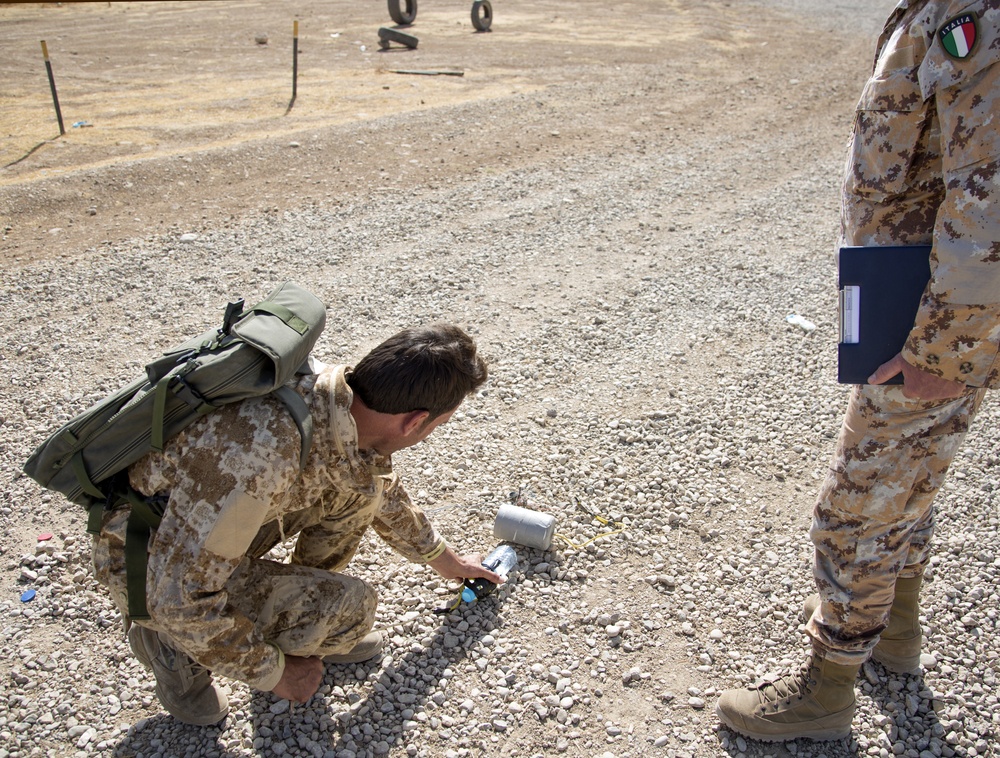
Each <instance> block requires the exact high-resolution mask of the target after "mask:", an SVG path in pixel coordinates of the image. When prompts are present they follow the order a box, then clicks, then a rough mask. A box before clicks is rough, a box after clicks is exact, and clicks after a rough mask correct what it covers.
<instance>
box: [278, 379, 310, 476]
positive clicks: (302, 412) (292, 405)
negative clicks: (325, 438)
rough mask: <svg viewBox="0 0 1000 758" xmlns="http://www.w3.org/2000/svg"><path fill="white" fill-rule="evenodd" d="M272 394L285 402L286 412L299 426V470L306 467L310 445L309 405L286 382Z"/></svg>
mask: <svg viewBox="0 0 1000 758" xmlns="http://www.w3.org/2000/svg"><path fill="white" fill-rule="evenodd" d="M274 394H275V395H276V396H277V398H278V399H279V400H280V401H281V402H282V403H284V404H285V408H287V409H288V413H289V414H290V415H291V417H292V419H293V420H294V421H295V425H296V426H297V427H298V428H299V436H300V437H301V438H302V447H301V451H300V452H299V471H301V470H302V469H304V468H305V467H306V461H307V460H308V459H309V449H310V448H311V447H312V433H313V422H312V414H311V413H310V412H309V406H307V405H306V401H305V400H303V399H302V396H301V395H300V394H299V393H298V392H296V391H295V390H293V389H292V388H291V387H289V386H288V385H287V384H283V385H282V386H280V387H278V389H276V390H275V391H274Z"/></svg>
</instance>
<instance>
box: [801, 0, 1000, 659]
mask: <svg viewBox="0 0 1000 758" xmlns="http://www.w3.org/2000/svg"><path fill="white" fill-rule="evenodd" d="M966 14H969V15H971V17H972V18H973V19H974V22H975V24H976V31H977V41H976V44H975V45H973V47H972V48H971V49H970V52H969V55H967V56H966V57H963V58H961V59H959V58H955V57H953V56H951V55H949V54H948V53H947V51H946V50H945V49H944V47H943V45H942V39H941V35H940V34H939V30H941V29H942V28H943V27H945V26H946V25H947V24H948V23H949V22H950V21H952V20H954V19H956V18H959V17H961V16H965V15H966ZM998 168H1000V0H987V1H985V2H927V1H926V0H924V1H922V2H921V1H919V0H918V1H916V2H907V0H903V2H900V3H899V4H898V6H897V7H896V9H895V11H894V12H893V14H892V15H891V16H890V17H889V20H888V22H887V24H886V27H885V31H884V32H883V34H882V36H881V38H880V39H879V43H878V50H877V54H876V60H875V66H874V72H873V74H872V77H871V79H870V80H869V81H868V84H867V85H866V87H865V89H864V92H863V94H862V96H861V100H860V102H859V104H858V111H857V115H856V118H855V126H854V134H853V137H852V140H851V144H850V149H849V153H848V165H847V171H846V177H845V182H844V192H843V215H842V224H843V239H844V243H845V244H848V245H900V244H902V245H918V244H930V245H932V252H931V281H930V283H929V284H928V287H927V290H926V292H925V294H924V296H923V300H922V303H921V306H920V310H919V313H918V315H917V318H916V321H915V323H914V327H913V330H912V331H911V333H910V337H909V340H908V341H907V343H906V346H905V347H904V348H903V350H902V353H903V357H904V358H905V359H906V360H907V361H908V362H910V363H912V364H913V365H915V366H918V367H919V368H922V369H924V370H926V371H929V372H931V373H933V374H936V375H938V376H941V377H944V378H946V379H951V380H954V381H959V382H962V383H964V384H966V385H967V386H968V387H969V389H968V390H967V392H966V393H965V394H964V395H963V396H962V397H960V398H958V399H955V400H950V401H943V402H941V401H938V402H923V401H916V400H909V399H907V398H906V397H904V396H903V393H902V389H901V388H900V387H899V386H883V387H876V386H872V385H865V386H859V387H855V388H853V390H852V394H851V398H850V404H849V407H848V411H847V415H846V417H845V419H844V423H843V427H842V429H841V433H840V438H839V441H838V444H837V450H836V452H835V454H834V460H833V464H832V467H831V470H830V472H829V474H828V475H827V478H826V481H825V482H824V484H823V487H822V488H821V491H820V494H819V498H818V501H817V504H816V508H815V512H814V517H813V524H812V528H811V530H810V536H811V537H812V540H813V543H814V545H815V547H816V561H815V567H814V573H815V577H816V582H817V585H818V587H819V591H820V598H821V603H820V606H819V608H818V609H817V611H816V612H815V613H814V614H813V617H812V618H811V619H810V620H809V622H808V624H807V626H806V631H807V633H808V634H809V636H810V637H811V638H812V640H813V644H814V646H815V647H816V648H817V650H818V652H819V653H820V654H821V655H823V656H824V657H827V658H829V659H831V660H832V661H834V662H835V663H840V664H844V665H852V664H859V663H861V662H863V661H864V660H865V659H866V658H867V657H868V654H869V652H870V651H871V649H872V648H873V647H874V646H875V645H876V644H877V642H878V635H879V633H880V632H881V631H882V630H883V629H884V628H885V625H886V624H887V622H888V614H889V609H890V606H891V605H892V598H893V595H894V587H895V580H896V577H897V576H905V577H911V576H916V575H917V574H919V573H920V572H922V571H923V568H924V566H925V565H926V563H927V561H928V558H929V549H930V539H931V534H932V532H933V528H934V511H933V500H934V496H935V494H936V493H937V491H938V489H939V488H940V486H941V484H942V482H943V480H944V477H945V474H946V473H947V470H948V466H949V465H950V463H951V461H952V459H953V458H954V456H955V454H956V453H957V451H958V449H959V447H960V445H961V443H962V440H963V439H964V437H965V434H966V432H967V430H968V428H969V425H970V423H971V422H972V419H973V418H974V417H975V414H976V411H977V410H978V408H979V405H980V403H981V401H982V397H983V394H984V392H985V389H983V388H994V387H996V386H998V384H1000V364H998V360H997V351H998V343H1000V305H998V302H997V301H998V300H1000V175H998Z"/></svg>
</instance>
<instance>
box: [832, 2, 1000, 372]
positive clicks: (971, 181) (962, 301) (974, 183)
mask: <svg viewBox="0 0 1000 758" xmlns="http://www.w3.org/2000/svg"><path fill="white" fill-rule="evenodd" d="M966 15H969V16H971V17H972V18H973V19H974V22H975V25H976V30H977V31H976V37H977V38H976V44H975V45H974V46H973V47H972V49H971V52H970V53H969V55H968V56H967V57H964V58H961V59H956V58H954V57H952V56H951V55H949V53H948V52H947V51H946V49H945V47H944V45H943V44H942V40H941V35H940V34H939V31H940V30H941V29H942V27H944V26H945V25H946V24H947V23H948V22H949V21H952V20H954V19H956V18H960V17H963V16H966ZM998 63H1000V0H984V1H982V2H927V1H926V0H925V1H924V2H906V1H905V0H904V2H901V3H899V5H898V6H897V8H896V10H895V11H894V13H893V14H892V16H890V18H889V21H888V23H887V24H886V27H885V31H884V32H883V34H882V36H881V38H880V39H879V43H878V49H877V54H876V61H875V66H874V72H873V74H872V77H871V78H870V79H869V80H868V83H867V85H866V86H865V89H864V91H863V93H862V95H861V100H860V102H859V103H858V110H857V114H856V116H855V124H854V134H853V137H852V139H851V143H850V149H849V151H848V165H847V171H846V180H845V182H844V187H843V205H842V207H843V216H842V225H843V238H844V242H845V244H848V245H932V252H931V281H930V283H929V284H928V287H927V290H926V292H925V293H924V297H923V301H922V303H921V307H920V311H919V313H918V315H917V318H916V322H915V323H914V326H913V330H912V331H911V332H910V337H909V340H908V341H907V343H906V346H905V348H904V349H903V357H904V358H905V359H906V360H907V361H908V362H909V363H911V364H913V365H915V366H917V367H919V368H922V369H924V370H925V371H929V372H930V373H932V374H936V375H937V376H941V377H944V378H945V379H950V380H953V381H958V382H962V383H964V384H967V385H969V386H971V387H990V388H995V387H997V386H998V385H1000V361H998V360H997V352H998V346H1000V65H998Z"/></svg>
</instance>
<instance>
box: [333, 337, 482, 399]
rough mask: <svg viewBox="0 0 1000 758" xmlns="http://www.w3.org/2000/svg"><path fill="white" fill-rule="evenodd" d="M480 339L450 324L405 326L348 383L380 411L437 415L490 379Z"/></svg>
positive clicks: (360, 363) (384, 343)
mask: <svg viewBox="0 0 1000 758" xmlns="http://www.w3.org/2000/svg"><path fill="white" fill-rule="evenodd" d="M487 374H488V372H487V368H486V362H485V361H484V360H483V359H482V358H480V357H479V356H478V355H477V354H476V343H475V340H473V339H472V337H470V336H469V335H468V334H466V333H465V332H464V331H462V330H461V329H460V328H458V327H457V326H452V325H450V324H433V325H431V326H418V327H411V328H409V329H404V330H403V331H401V332H399V333H398V334H396V335H393V336H392V337H390V338H389V339H387V340H386V341H385V342H383V343H382V344H381V345H379V346H378V347H376V348H374V349H373V350H372V351H371V352H370V353H368V355H366V356H365V357H364V358H362V359H361V361H360V362H359V363H358V365H357V366H355V367H354V370H353V371H351V372H350V373H349V374H348V376H347V383H348V385H349V386H350V387H351V389H352V390H353V391H354V392H355V393H357V395H358V396H359V397H360V398H361V400H362V401H363V402H364V404H365V405H367V406H368V407H369V408H371V409H372V410H373V411H377V412H379V413H409V412H410V411H428V412H429V413H430V417H431V419H434V418H437V417H438V416H440V415H441V414H442V413H447V412H448V411H451V410H454V409H455V408H457V407H458V406H459V405H460V404H461V402H462V401H463V400H464V399H465V397H466V396H467V395H469V394H470V393H472V392H474V391H475V390H476V389H477V388H478V387H479V386H481V385H482V384H483V382H485V381H486V377H487Z"/></svg>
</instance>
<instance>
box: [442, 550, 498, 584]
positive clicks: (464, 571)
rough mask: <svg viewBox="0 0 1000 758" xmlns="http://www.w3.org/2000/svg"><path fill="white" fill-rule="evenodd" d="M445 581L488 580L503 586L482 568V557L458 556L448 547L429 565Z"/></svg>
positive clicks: (473, 555) (475, 555)
mask: <svg viewBox="0 0 1000 758" xmlns="http://www.w3.org/2000/svg"><path fill="white" fill-rule="evenodd" d="M429 565H430V567H431V568H432V569H434V570H435V571H437V572H438V573H439V574H440V575H441V576H443V577H444V578H445V579H478V578H480V577H482V578H483V579H488V580H489V581H491V582H493V583H494V584H503V581H504V580H503V578H502V577H501V576H500V575H499V574H497V573H495V572H493V571H490V570H489V569H488V568H483V556H481V555H479V554H477V553H472V554H470V555H458V554H457V553H455V551H454V550H452V549H451V548H450V547H449V548H445V551H444V552H443V553H441V555H439V556H438V557H437V558H435V559H434V560H433V561H430V563H429Z"/></svg>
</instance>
